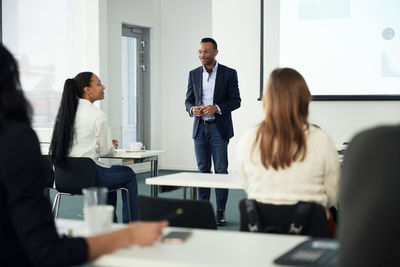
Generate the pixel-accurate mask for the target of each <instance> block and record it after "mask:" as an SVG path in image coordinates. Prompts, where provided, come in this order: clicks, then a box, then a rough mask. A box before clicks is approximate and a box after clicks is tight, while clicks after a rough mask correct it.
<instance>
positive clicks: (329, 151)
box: [324, 136, 340, 207]
mask: <svg viewBox="0 0 400 267" xmlns="http://www.w3.org/2000/svg"><path fill="white" fill-rule="evenodd" d="M324 150H325V153H326V155H325V177H324V186H325V190H326V194H327V195H328V207H330V206H333V205H336V204H337V201H338V192H339V183H340V163H339V158H338V153H337V150H336V147H335V145H334V143H333V142H332V140H331V139H330V138H329V137H328V136H326V141H325V149H324Z"/></svg>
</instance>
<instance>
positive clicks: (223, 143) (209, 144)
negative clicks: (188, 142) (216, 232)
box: [194, 122, 229, 210]
mask: <svg viewBox="0 0 400 267" xmlns="http://www.w3.org/2000/svg"><path fill="white" fill-rule="evenodd" d="M228 143H229V140H224V139H222V137H221V135H220V133H219V131H218V129H217V125H216V124H215V123H208V124H204V123H202V122H200V124H199V128H198V129H197V134H196V138H195V139H194V150H195V154H196V159H197V167H198V169H199V172H203V173H211V158H212V160H213V163H214V171H215V173H228ZM198 192H199V197H198V198H199V199H205V200H210V188H199V189H198ZM215 196H216V199H217V209H218V210H225V206H226V201H227V200H228V189H218V188H216V189H215Z"/></svg>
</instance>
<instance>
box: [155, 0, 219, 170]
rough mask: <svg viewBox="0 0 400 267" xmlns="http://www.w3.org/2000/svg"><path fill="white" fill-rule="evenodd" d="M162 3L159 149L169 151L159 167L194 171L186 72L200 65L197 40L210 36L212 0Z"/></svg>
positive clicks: (185, 0) (169, 0)
mask: <svg viewBox="0 0 400 267" xmlns="http://www.w3.org/2000/svg"><path fill="white" fill-rule="evenodd" d="M161 3H162V4H161V10H162V12H161V25H162V31H161V40H162V48H161V59H162V60H161V73H162V75H161V88H162V91H161V95H160V96H159V97H161V98H162V102H161V112H160V113H159V116H160V119H161V120H160V124H161V132H160V137H161V147H160V148H162V149H166V150H167V151H168V153H167V155H166V156H165V157H164V158H163V160H162V162H161V168H168V169H191V170H195V169H197V165H196V161H195V155H194V145H193V139H192V125H193V118H191V117H189V115H188V113H186V111H185V105H184V103H185V95H186V89H187V81H188V75H189V71H190V70H191V69H194V68H196V67H198V66H200V61H199V59H198V56H197V50H198V49H199V45H200V40H201V38H203V37H206V36H210V35H211V22H212V19H211V0H207V1H198V0H168V1H162V2H161ZM188 14H190V15H188Z"/></svg>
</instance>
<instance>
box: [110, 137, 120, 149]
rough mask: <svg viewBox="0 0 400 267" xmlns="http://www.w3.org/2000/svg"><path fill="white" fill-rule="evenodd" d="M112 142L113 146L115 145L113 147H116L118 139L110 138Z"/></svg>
mask: <svg viewBox="0 0 400 267" xmlns="http://www.w3.org/2000/svg"><path fill="white" fill-rule="evenodd" d="M109 140H110V139H109ZM112 144H113V146H114V147H115V149H117V148H118V140H115V139H113V140H112Z"/></svg>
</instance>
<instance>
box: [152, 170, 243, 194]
mask: <svg viewBox="0 0 400 267" xmlns="http://www.w3.org/2000/svg"><path fill="white" fill-rule="evenodd" d="M146 184H149V185H151V187H152V189H151V195H152V196H153V197H157V196H158V186H160V185H169V186H183V187H190V188H191V195H192V199H196V188H197V187H212V188H225V189H243V185H242V183H241V180H240V176H239V175H238V174H214V173H198V172H180V173H175V174H170V175H164V176H160V177H156V178H147V179H146Z"/></svg>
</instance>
